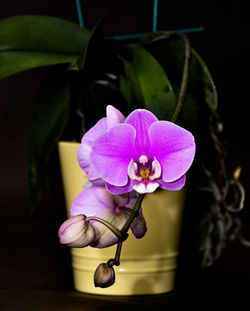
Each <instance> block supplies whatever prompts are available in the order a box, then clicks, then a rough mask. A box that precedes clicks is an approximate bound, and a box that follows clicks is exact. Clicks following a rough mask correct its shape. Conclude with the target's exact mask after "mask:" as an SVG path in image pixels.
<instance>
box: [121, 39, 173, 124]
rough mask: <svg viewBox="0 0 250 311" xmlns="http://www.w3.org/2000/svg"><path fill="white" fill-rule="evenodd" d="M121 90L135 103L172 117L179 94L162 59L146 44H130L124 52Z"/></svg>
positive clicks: (134, 104) (163, 115) (168, 117)
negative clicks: (142, 45)
mask: <svg viewBox="0 0 250 311" xmlns="http://www.w3.org/2000/svg"><path fill="white" fill-rule="evenodd" d="M120 55H121V57H120V59H121V61H122V62H123V73H121V74H120V77H119V83H120V90H121V92H122V94H123V96H124V97H125V99H126V100H127V101H128V104H129V105H130V106H131V107H145V108H146V109H149V110H150V111H152V112H153V113H154V114H155V115H156V116H157V117H158V118H159V119H167V120H168V119H170V118H171V116H172V114H173V111H174V108H175V105H176V97H175V93H174V90H173V88H172V86H171V84H170V82H169V79H168V77H167V75H166V73H165V72H164V69H163V68H162V67H161V65H160V64H159V62H158V61H157V60H156V59H155V58H154V57H153V56H152V55H151V54H150V53H149V52H147V51H146V50H145V49H144V48H143V47H141V46H140V45H137V44H128V45H126V46H125V47H124V49H123V50H122V51H121V53H120Z"/></svg>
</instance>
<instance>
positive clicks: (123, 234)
mask: <svg viewBox="0 0 250 311" xmlns="http://www.w3.org/2000/svg"><path fill="white" fill-rule="evenodd" d="M144 195H145V194H139V195H138V197H137V200H136V202H135V205H134V207H133V209H132V210H131V213H130V215H129V218H128V219H127V221H126V223H125V225H124V226H123V228H122V229H121V230H120V231H119V230H118V231H119V234H120V237H118V235H117V237H118V238H119V241H118V243H117V247H116V253H115V258H114V259H109V260H108V262H107V263H108V264H109V265H110V266H113V265H115V266H119V265H120V256H121V250H122V243H123V242H124V240H125V239H126V238H127V236H128V233H127V231H128V229H129V227H130V225H131V224H132V222H133V221H134V219H135V217H136V216H137V215H138V212H139V209H140V207H141V203H142V201H143V198H144Z"/></svg>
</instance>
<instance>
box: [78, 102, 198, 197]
mask: <svg viewBox="0 0 250 311" xmlns="http://www.w3.org/2000/svg"><path fill="white" fill-rule="evenodd" d="M194 154H195V143H194V137H193V135H192V134H191V133H190V132H189V131H187V130H185V129H184V128H182V127H180V126H178V125H176V124H174V123H172V122H168V121H159V120H158V119H157V118H156V116H155V115H154V114H153V113H151V112H150V111H148V110H145V109H138V110H135V111H133V112H132V113H131V114H130V115H129V116H128V117H127V118H126V119H125V120H124V119H123V116H122V114H121V113H120V112H119V111H118V110H116V109H115V108H113V107H112V106H108V108H107V118H104V119H101V120H100V121H99V122H98V123H97V124H96V125H95V126H94V127H93V128H92V129H90V130H89V132H87V133H86V134H85V136H84V137H83V139H82V144H81V146H80V148H79V150H78V159H79V163H80V166H81V167H82V169H83V170H85V172H86V173H87V174H88V176H89V179H90V180H91V181H96V180H100V178H101V179H102V180H103V181H104V182H105V184H106V187H107V189H108V190H109V191H110V192H111V193H113V194H122V193H127V192H130V191H132V190H136V191H137V192H138V193H152V192H154V191H155V190H156V189H157V188H158V187H161V188H163V189H167V190H179V189H181V188H182V187H183V186H184V184H185V174H186V172H187V170H188V169H189V168H190V166H191V164H192V162H193V159H194Z"/></svg>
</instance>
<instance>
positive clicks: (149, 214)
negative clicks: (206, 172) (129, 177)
mask: <svg viewBox="0 0 250 311" xmlns="http://www.w3.org/2000/svg"><path fill="white" fill-rule="evenodd" d="M78 147H79V144H78V143H70V142H60V143H59V146H58V148H59V156H60V163H61V171H62V178H63V185H64V192H65V200H66V206H67V213H68V216H69V215H70V207H71V204H72V202H73V200H74V199H75V197H76V196H77V195H78V194H79V193H80V192H81V191H82V190H83V188H84V187H85V186H87V185H88V179H87V175H86V174H85V173H84V172H83V171H82V170H81V168H80V167H79V165H78V161H77V149H78ZM184 197H185V190H184V189H183V190H180V191H166V190H162V191H159V192H157V193H154V194H149V195H146V197H145V199H144V201H143V203H142V209H143V215H144V217H145V219H146V223H147V228H148V230H147V233H146V235H145V236H144V237H143V238H142V239H136V238H135V237H134V236H133V235H132V234H129V238H128V239H127V240H126V241H125V242H124V243H123V248H122V255H121V264H120V266H118V267H116V266H115V267H114V268H115V274H116V281H115V284H114V285H113V286H111V287H109V288H105V289H102V288H96V287H95V286H94V282H93V279H94V272H95V269H96V268H97V266H98V265H99V264H100V263H102V262H106V261H107V260H108V259H110V258H114V255H115V251H116V246H112V247H108V248H105V249H98V248H92V247H86V248H72V249H71V254H72V267H73V277H74V284H75V289H76V290H78V291H82V292H85V293H92V294H102V295H146V294H161V293H166V292H169V291H171V290H173V289H174V282H175V271H176V268H177V256H178V244H179V236H180V229H181V222H182V211H183V205H184Z"/></svg>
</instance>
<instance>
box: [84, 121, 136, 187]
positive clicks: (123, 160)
mask: <svg viewBox="0 0 250 311" xmlns="http://www.w3.org/2000/svg"><path fill="white" fill-rule="evenodd" d="M135 135H136V133H135V129H134V128H133V127H132V126H131V125H128V124H118V125H116V126H114V127H113V128H111V129H110V130H109V131H108V132H106V133H105V134H104V135H102V136H101V137H99V138H98V139H97V140H96V141H95V143H94V145H93V148H92V149H93V151H92V153H91V155H90V158H91V161H92V163H93V164H94V166H95V169H96V171H97V173H98V175H99V176H100V177H101V178H102V179H104V180H105V181H106V182H108V183H110V184H112V185H115V186H125V185H126V184H127V183H128V172H127V169H128V165H129V163H130V161H131V159H132V158H133V157H136V156H137V153H136V150H135V146H134V141H135Z"/></svg>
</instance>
